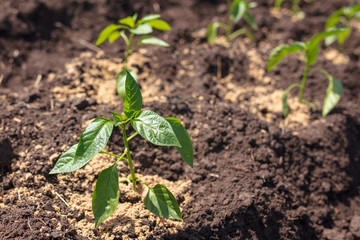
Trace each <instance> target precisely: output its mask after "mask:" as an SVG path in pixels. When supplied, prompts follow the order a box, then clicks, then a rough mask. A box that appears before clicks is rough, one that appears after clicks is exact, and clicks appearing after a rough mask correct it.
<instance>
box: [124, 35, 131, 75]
mask: <svg viewBox="0 0 360 240" xmlns="http://www.w3.org/2000/svg"><path fill="white" fill-rule="evenodd" d="M133 38H134V34H133V33H130V36H129V41H128V44H126V53H125V59H124V68H123V69H127V68H128V66H127V64H128V58H129V56H130V54H131V53H132V49H131V43H132V40H133Z"/></svg>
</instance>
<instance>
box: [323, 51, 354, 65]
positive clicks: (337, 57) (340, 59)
mask: <svg viewBox="0 0 360 240" xmlns="http://www.w3.org/2000/svg"><path fill="white" fill-rule="evenodd" d="M324 57H325V59H326V60H329V61H331V62H332V63H333V64H335V65H340V64H344V65H345V64H348V63H349V61H350V59H349V57H348V56H346V55H344V54H342V53H340V52H339V51H338V50H336V49H333V48H329V49H326V50H325V51H324Z"/></svg>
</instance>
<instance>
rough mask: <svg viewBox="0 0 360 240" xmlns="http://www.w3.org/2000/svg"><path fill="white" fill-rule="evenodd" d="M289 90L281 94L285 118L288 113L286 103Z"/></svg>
mask: <svg viewBox="0 0 360 240" xmlns="http://www.w3.org/2000/svg"><path fill="white" fill-rule="evenodd" d="M288 95H289V92H284V93H283V96H282V106H283V115H284V118H287V116H288V115H289V105H288V103H287V99H288Z"/></svg>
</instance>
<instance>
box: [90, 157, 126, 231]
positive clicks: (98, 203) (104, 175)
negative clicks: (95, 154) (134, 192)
mask: <svg viewBox="0 0 360 240" xmlns="http://www.w3.org/2000/svg"><path fill="white" fill-rule="evenodd" d="M119 193H120V191H119V176H118V169H117V167H116V163H115V164H114V165H112V166H111V167H109V168H106V169H104V170H103V171H101V173H100V175H99V177H98V179H97V181H96V184H95V188H94V193H93V197H92V210H93V213H94V217H95V228H96V227H98V226H99V225H100V224H101V223H102V222H103V221H105V220H106V219H107V218H108V217H109V216H110V215H111V214H112V213H113V212H114V211H115V210H116V207H117V205H118V202H119Z"/></svg>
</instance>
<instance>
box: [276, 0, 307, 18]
mask: <svg viewBox="0 0 360 240" xmlns="http://www.w3.org/2000/svg"><path fill="white" fill-rule="evenodd" d="M283 2H284V0H276V1H275V4H274V8H275V9H277V10H279V9H280V7H281V4H282V3H283ZM299 3H300V0H291V8H290V10H291V12H292V13H293V14H295V15H297V16H298V18H299V19H303V18H304V17H305V13H304V12H303V11H302V10H301V8H300V6H299Z"/></svg>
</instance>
